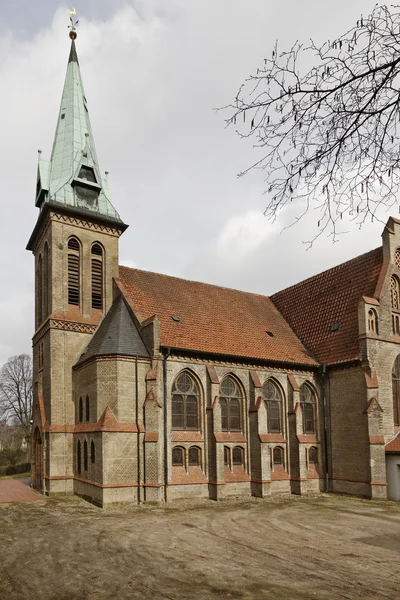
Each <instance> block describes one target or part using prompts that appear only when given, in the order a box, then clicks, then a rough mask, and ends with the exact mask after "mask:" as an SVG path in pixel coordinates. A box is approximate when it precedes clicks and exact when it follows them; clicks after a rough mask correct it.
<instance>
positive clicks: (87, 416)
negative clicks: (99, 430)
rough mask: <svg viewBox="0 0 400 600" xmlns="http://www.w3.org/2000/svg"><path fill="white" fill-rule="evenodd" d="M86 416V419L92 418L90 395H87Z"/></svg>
mask: <svg viewBox="0 0 400 600" xmlns="http://www.w3.org/2000/svg"><path fill="white" fill-rule="evenodd" d="M85 409H86V410H85V413H86V414H85V416H86V421H89V420H90V402H89V396H86V406H85Z"/></svg>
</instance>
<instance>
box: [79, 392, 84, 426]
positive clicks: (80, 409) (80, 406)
mask: <svg viewBox="0 0 400 600" xmlns="http://www.w3.org/2000/svg"><path fill="white" fill-rule="evenodd" d="M78 419H79V423H82V421H83V400H82V396H81V397H80V398H79V409H78Z"/></svg>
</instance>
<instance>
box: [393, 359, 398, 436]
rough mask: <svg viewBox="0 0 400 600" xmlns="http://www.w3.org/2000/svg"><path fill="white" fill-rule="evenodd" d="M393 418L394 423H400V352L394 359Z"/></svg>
mask: <svg viewBox="0 0 400 600" xmlns="http://www.w3.org/2000/svg"><path fill="white" fill-rule="evenodd" d="M392 393H393V419H394V424H395V425H397V426H399V425H400V354H399V356H398V357H397V358H396V360H395V361H394V365H393V370H392Z"/></svg>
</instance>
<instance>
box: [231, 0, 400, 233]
mask: <svg viewBox="0 0 400 600" xmlns="http://www.w3.org/2000/svg"><path fill="white" fill-rule="evenodd" d="M399 9H400V6H390V8H388V7H387V6H378V5H376V6H375V8H374V10H373V11H372V14H371V15H369V16H368V17H366V18H364V17H361V18H360V19H359V20H358V21H357V23H356V24H355V26H354V27H352V28H351V29H350V30H349V31H347V33H345V34H344V35H342V36H341V37H339V38H337V39H335V40H334V41H327V42H325V43H324V44H323V45H322V46H321V47H319V46H318V45H316V44H315V43H314V41H313V40H311V41H310V43H309V44H307V45H303V44H301V43H300V42H298V41H297V42H296V43H295V44H294V45H293V46H292V48H291V49H290V50H288V51H286V52H281V51H280V50H279V49H278V44H276V45H275V48H274V49H273V50H272V55H271V57H270V58H265V59H264V61H263V64H262V65H261V67H260V68H258V69H257V72H256V73H255V74H253V75H251V76H250V77H249V78H248V79H247V80H246V81H245V82H244V83H243V84H242V86H241V87H240V89H239V91H238V94H237V96H236V99H235V101H234V102H233V103H232V104H230V105H228V106H227V107H225V108H226V109H229V111H230V116H229V118H227V123H228V125H236V127H237V132H238V133H239V135H240V136H242V137H245V138H252V139H254V140H255V146H256V147H258V148H259V149H260V150H259V152H260V153H261V154H260V158H259V159H258V160H257V161H256V162H254V163H253V164H252V165H250V166H249V167H248V168H247V169H246V170H245V171H243V173H241V174H240V175H243V174H245V173H247V172H248V171H249V170H250V169H253V168H260V169H262V170H263V171H264V173H265V176H266V179H265V181H266V190H265V193H266V194H267V195H268V203H267V206H266V210H265V215H266V216H267V217H270V218H272V219H275V218H276V216H277V213H278V212H279V211H280V210H281V209H283V208H284V207H286V206H287V205H288V204H289V203H290V202H292V201H293V202H297V203H298V205H299V215H298V217H297V220H298V219H300V218H301V217H302V216H303V215H304V214H305V212H307V211H309V210H310V209H312V210H316V211H317V215H316V216H317V219H316V221H317V222H318V229H317V233H316V234H315V236H314V237H313V239H315V237H317V236H318V235H320V234H321V233H322V232H324V231H325V232H326V233H329V234H332V235H333V238H334V239H335V237H336V235H337V225H338V222H339V221H340V220H341V219H342V217H343V215H344V214H345V215H347V216H349V217H350V218H351V219H353V220H354V221H356V222H357V223H358V224H359V225H360V226H361V225H362V224H363V223H364V222H365V220H366V219H367V218H371V219H374V217H376V215H377V213H378V211H379V209H380V207H385V208H386V209H390V208H393V206H394V205H397V204H398V199H397V193H398V191H399V183H400V170H399V167H400V143H399V142H400V140H399V135H398V133H399V128H400V10H399ZM311 64H312V65H313V66H312V68H311V69H309V70H307V69H308V68H309V65H311ZM304 67H306V68H304Z"/></svg>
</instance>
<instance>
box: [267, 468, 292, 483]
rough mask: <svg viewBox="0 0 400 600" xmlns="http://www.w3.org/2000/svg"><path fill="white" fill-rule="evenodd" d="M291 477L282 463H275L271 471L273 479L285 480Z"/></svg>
mask: <svg viewBox="0 0 400 600" xmlns="http://www.w3.org/2000/svg"><path fill="white" fill-rule="evenodd" d="M285 479H289V474H288V473H287V471H285V469H284V468H283V466H282V465H280V466H279V465H275V467H274V470H273V471H271V481H284V480H285Z"/></svg>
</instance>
